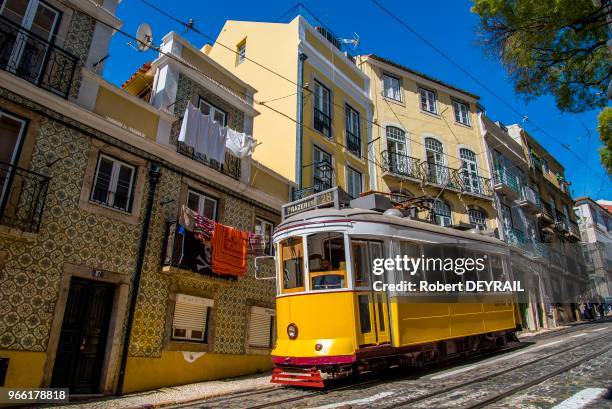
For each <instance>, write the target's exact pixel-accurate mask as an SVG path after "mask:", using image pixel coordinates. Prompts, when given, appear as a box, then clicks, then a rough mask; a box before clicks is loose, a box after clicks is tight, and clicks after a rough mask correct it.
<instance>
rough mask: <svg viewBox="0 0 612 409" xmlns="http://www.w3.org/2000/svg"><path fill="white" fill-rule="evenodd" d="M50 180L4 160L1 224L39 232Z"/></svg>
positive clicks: (0, 165) (0, 169)
mask: <svg viewBox="0 0 612 409" xmlns="http://www.w3.org/2000/svg"><path fill="white" fill-rule="evenodd" d="M48 187H49V177H47V176H44V175H41V174H38V173H36V172H32V171H29V170H26V169H22V168H20V167H18V166H14V165H11V164H9V163H5V162H2V161H0V224H3V225H5V226H9V227H12V228H16V229H19V230H21V231H24V232H29V233H37V232H38V229H39V227H40V221H41V219H42V213H43V208H44V205H45V198H46V196H47V188H48Z"/></svg>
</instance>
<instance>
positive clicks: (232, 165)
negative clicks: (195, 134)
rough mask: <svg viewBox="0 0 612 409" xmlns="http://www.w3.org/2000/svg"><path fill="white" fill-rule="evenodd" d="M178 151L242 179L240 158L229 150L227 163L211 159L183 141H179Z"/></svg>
mask: <svg viewBox="0 0 612 409" xmlns="http://www.w3.org/2000/svg"><path fill="white" fill-rule="evenodd" d="M176 151H177V152H178V153H180V154H181V155H184V156H187V157H188V158H191V159H193V160H195V161H197V162H200V163H202V164H204V165H206V166H208V167H210V168H213V169H215V170H217V171H219V172H221V173H223V174H224V175H227V176H229V177H231V178H234V179H236V180H240V174H241V173H240V172H241V171H240V167H241V161H240V158H238V157H236V156H234V155H232V154H231V153H229V152H225V163H224V164H220V163H219V162H217V161H216V160H212V159H209V158H207V157H206V156H204V155H202V154H201V153H198V152H196V151H195V150H194V149H193V148H192V147H189V146H187V145H185V144H184V143H183V142H177V145H176Z"/></svg>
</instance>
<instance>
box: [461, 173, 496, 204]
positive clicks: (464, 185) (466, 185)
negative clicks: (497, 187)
mask: <svg viewBox="0 0 612 409" xmlns="http://www.w3.org/2000/svg"><path fill="white" fill-rule="evenodd" d="M459 181H460V182H461V191H462V192H463V193H465V194H468V195H472V196H476V197H482V198H486V199H492V197H493V191H492V190H491V179H487V178H485V177H482V176H478V175H476V174H474V173H471V172H468V171H467V170H465V169H464V170H462V171H460V172H459Z"/></svg>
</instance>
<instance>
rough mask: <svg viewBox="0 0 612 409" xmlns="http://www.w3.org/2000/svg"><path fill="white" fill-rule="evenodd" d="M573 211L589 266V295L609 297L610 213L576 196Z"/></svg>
mask: <svg viewBox="0 0 612 409" xmlns="http://www.w3.org/2000/svg"><path fill="white" fill-rule="evenodd" d="M574 211H575V213H576V217H577V219H578V226H579V227H580V235H581V237H582V243H583V244H582V246H583V252H584V257H585V260H586V261H587V266H588V268H589V280H590V284H591V289H592V290H593V294H592V296H593V297H594V299H596V300H597V301H601V299H602V298H603V299H604V300H606V302H611V301H612V299H611V297H612V214H610V211H609V210H608V209H607V208H605V207H604V206H602V205H601V204H600V203H598V202H595V201H594V200H593V199H591V198H589V197H579V198H578V199H576V202H575V205H574Z"/></svg>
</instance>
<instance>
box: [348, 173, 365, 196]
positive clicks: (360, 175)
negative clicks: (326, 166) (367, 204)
mask: <svg viewBox="0 0 612 409" xmlns="http://www.w3.org/2000/svg"><path fill="white" fill-rule="evenodd" d="M351 173H352V174H353V175H352V176H356V175H358V176H359V178H358V179H353V184H354V181H355V180H359V187H360V188H361V189H360V191H359V192H357V194H356V195H353V193H352V192H349V191H348V190H349V179H352V178H351ZM346 190H347V193H348V194H349V195H351V196H352V197H355V198H357V197H359V195H360V194H361V193H362V192H363V173H361V172H359V171H358V170H357V169H355V168H353V167H352V166H350V165H346Z"/></svg>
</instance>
